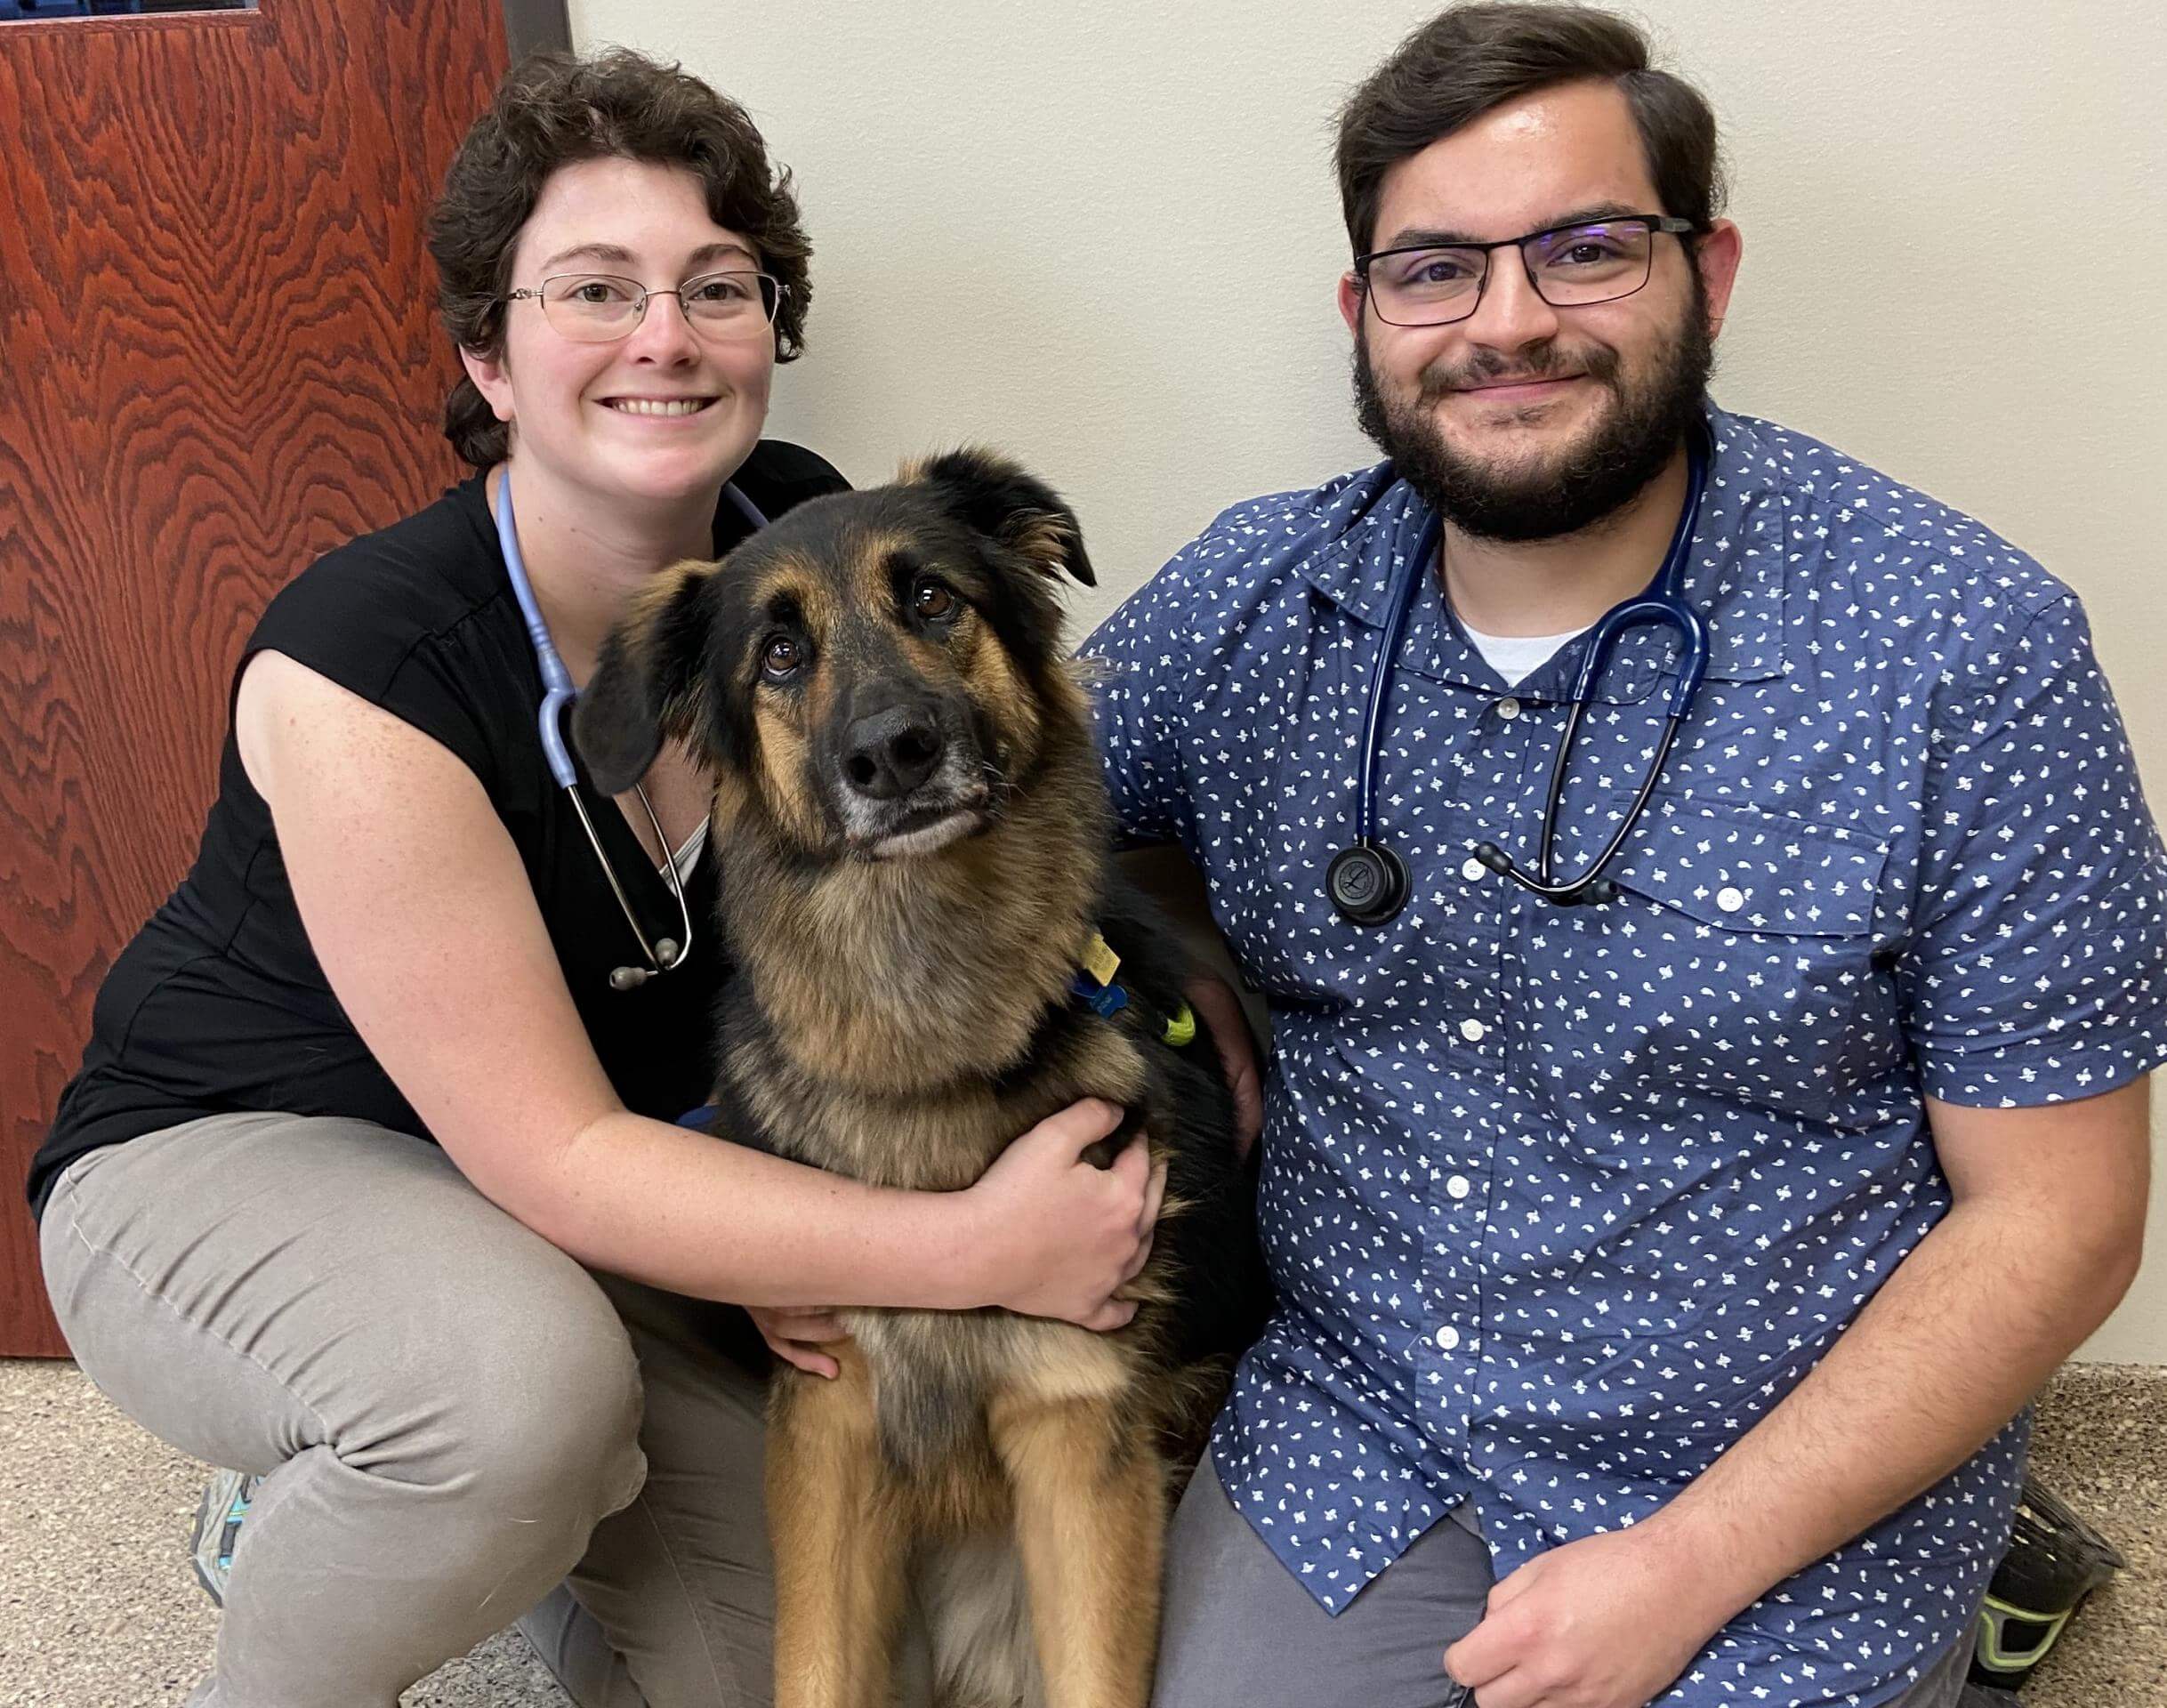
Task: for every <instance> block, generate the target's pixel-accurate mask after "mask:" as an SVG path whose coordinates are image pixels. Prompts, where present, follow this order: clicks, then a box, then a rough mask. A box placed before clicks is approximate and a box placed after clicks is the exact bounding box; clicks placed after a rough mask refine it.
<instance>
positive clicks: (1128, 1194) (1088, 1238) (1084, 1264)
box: [958, 1098, 1166, 1331]
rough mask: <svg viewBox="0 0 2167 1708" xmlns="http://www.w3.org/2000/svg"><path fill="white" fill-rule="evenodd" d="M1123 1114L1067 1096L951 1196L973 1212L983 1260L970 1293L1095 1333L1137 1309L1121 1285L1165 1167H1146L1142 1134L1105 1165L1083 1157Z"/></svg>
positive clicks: (1151, 1217)
mask: <svg viewBox="0 0 2167 1708" xmlns="http://www.w3.org/2000/svg"><path fill="white" fill-rule="evenodd" d="M1121 1119H1122V1111H1121V1110H1119V1109H1117V1108H1115V1107H1114V1106H1113V1105H1112V1104H1110V1103H1106V1102H1101V1101H1100V1100H1098V1099H1097V1098H1086V1099H1084V1101H1082V1102H1080V1103H1072V1104H1071V1105H1069V1107H1068V1108H1065V1109H1063V1110H1061V1111H1060V1112H1059V1114H1056V1115H1050V1116H1047V1117H1046V1118H1045V1119H1044V1120H1043V1121H1041V1122H1040V1123H1039V1124H1037V1125H1036V1126H1035V1127H1033V1128H1032V1129H1031V1130H1030V1131H1029V1132H1026V1133H1025V1134H1023V1135H1022V1137H1020V1138H1019V1139H1018V1140H1015V1142H1014V1143H1012V1144H1011V1145H1010V1146H1009V1148H1007V1149H1006V1150H1004V1151H1003V1152H1002V1153H1001V1155H1000V1156H999V1157H998V1159H996V1160H995V1163H994V1165H993V1166H992V1167H991V1168H989V1169H987V1171H986V1173H985V1176H984V1177H983V1178H982V1179H981V1180H979V1183H978V1184H977V1185H976V1186H973V1187H971V1188H969V1189H968V1190H967V1191H965V1192H963V1193H961V1194H959V1195H958V1196H960V1197H961V1198H962V1200H963V1204H964V1206H965V1208H966V1213H967V1214H968V1215H969V1216H970V1218H971V1222H970V1226H971V1248H972V1250H973V1251H974V1253H977V1261H978V1262H979V1264H980V1265H981V1266H982V1267H981V1268H980V1269H979V1276H980V1277H981V1282H980V1285H979V1288H978V1289H977V1291H979V1293H980V1294H981V1295H982V1296H983V1299H984V1301H985V1302H986V1303H987V1304H992V1305H1000V1306H1003V1307H1004V1308H1006V1309H1010V1310H1013V1311H1019V1312H1021V1313H1022V1314H1023V1315H1025V1316H1027V1317H1059V1318H1060V1319H1061V1320H1062V1321H1064V1322H1070V1323H1079V1324H1081V1325H1083V1326H1084V1327H1085V1328H1092V1329H1099V1330H1101V1331H1103V1330H1106V1329H1113V1328H1119V1327H1121V1326H1122V1325H1124V1323H1126V1322H1127V1321H1128V1320H1129V1319H1130V1318H1131V1317H1133V1316H1135V1315H1136V1301H1134V1300H1132V1299H1124V1298H1122V1297H1121V1296H1120V1292H1121V1289H1122V1288H1123V1287H1124V1286H1126V1285H1128V1284H1129V1283H1130V1282H1131V1281H1132V1280H1134V1279H1135V1278H1136V1277H1137V1276H1138V1274H1139V1273H1140V1272H1141V1270H1142V1269H1143V1267H1144V1264H1145V1263H1146V1262H1147V1261H1148V1260H1149V1258H1150V1256H1151V1238H1152V1232H1153V1229H1154V1228H1155V1226H1156V1223H1157V1221H1158V1219H1159V1204H1160V1201H1161V1200H1162V1199H1163V1198H1164V1196H1165V1195H1166V1166H1165V1164H1164V1163H1161V1164H1157V1165H1156V1166H1154V1165H1153V1164H1152V1162H1151V1158H1150V1153H1149V1151H1148V1148H1146V1146H1145V1144H1144V1140H1143V1138H1142V1135H1138V1137H1136V1138H1135V1139H1133V1140H1131V1141H1130V1143H1129V1144H1128V1145H1127V1147H1126V1148H1124V1149H1123V1151H1122V1153H1121V1155H1120V1156H1118V1157H1116V1159H1115V1161H1114V1165H1113V1166H1112V1167H1111V1168H1095V1167H1093V1166H1092V1164H1090V1163H1087V1162H1085V1161H1084V1159H1083V1153H1084V1150H1085V1149H1086V1148H1089V1147H1090V1146H1092V1145H1094V1144H1096V1143H1097V1142H1098V1141H1099V1140H1101V1139H1104V1138H1106V1137H1107V1136H1108V1134H1109V1133H1111V1132H1113V1131H1114V1130H1115V1129H1116V1127H1118V1126H1119V1125H1120V1124H1121Z"/></svg>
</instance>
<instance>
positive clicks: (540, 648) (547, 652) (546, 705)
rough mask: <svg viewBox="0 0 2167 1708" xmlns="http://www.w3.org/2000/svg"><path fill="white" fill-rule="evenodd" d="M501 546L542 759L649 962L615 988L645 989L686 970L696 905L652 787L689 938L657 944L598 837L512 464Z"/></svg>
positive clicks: (500, 520)
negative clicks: (534, 691) (529, 665)
mask: <svg viewBox="0 0 2167 1708" xmlns="http://www.w3.org/2000/svg"><path fill="white" fill-rule="evenodd" d="M722 490H723V493H724V494H725V495H727V496H728V497H729V501H730V502H731V503H732V504H735V505H736V506H737V511H738V513H739V514H741V515H742V516H744V518H745V520H746V521H748V522H750V523H751V524H752V525H753V528H756V529H757V528H765V527H766V526H767V525H768V519H767V518H766V517H765V516H764V515H762V514H761V512H760V508H759V506H758V505H756V504H753V501H752V500H751V499H750V498H747V497H746V496H745V494H744V493H742V492H740V491H739V490H738V489H737V484H736V483H735V482H734V481H732V482H729V483H726V484H725V485H724V487H723V488H722ZM495 516H496V544H497V546H498V548H499V550H501V551H502V552H503V557H504V573H505V575H506V576H509V577H510V578H511V582H512V597H514V598H515V599H517V600H519V602H520V616H521V617H523V618H524V619H525V620H526V624H527V639H528V641H529V642H530V643H531V644H532V645H533V647H534V649H535V663H536V665H537V666H538V667H539V668H540V670H541V673H542V705H541V708H540V710H539V711H537V712H536V714H535V727H536V731H537V732H538V733H539V734H540V736H541V737H542V754H543V757H544V760H546V761H548V764H549V774H550V775H551V776H552V777H554V778H555V779H556V781H557V786H558V787H560V788H561V789H562V790H563V791H564V792H565V795H566V798H567V799H568V800H569V801H570V802H571V803H572V810H573V811H575V812H576V813H577V814H578V815H579V824H580V828H581V829H583V830H584V831H585V832H586V834H587V842H588V845H589V846H590V847H591V848H592V849H593V850H594V858H595V859H596V860H598V861H599V862H600V865H601V868H602V875H603V876H604V877H605V878H607V879H608V881H609V889H610V893H611V894H613V895H615V896H616V898H617V906H618V907H619V908H620V909H621V910H622V911H623V913H624V922H625V923H626V924H627V925H629V926H631V927H632V936H633V937H634V938H635V939H637V940H638V942H639V945H640V955H642V956H643V957H645V959H646V961H647V963H648V964H647V965H646V966H644V967H632V966H624V967H617V968H616V969H614V970H613V971H611V972H610V975H609V987H610V988H611V989H612V990H632V989H634V988H636V987H639V986H640V985H643V984H645V983H646V982H647V981H648V979H651V978H653V977H654V976H655V975H656V974H657V973H658V972H667V971H670V969H671V968H673V967H675V966H679V965H681V964H682V963H683V962H684V960H685V957H686V956H687V955H689V954H690V953H691V949H692V907H691V904H690V903H689V902H688V901H687V900H686V899H685V885H684V879H683V877H682V876H681V874H679V872H678V869H677V862H676V860H675V859H674V858H672V857H671V851H670V845H669V842H668V840H667V839H666V838H665V836H664V835H663V834H662V821H661V820H660V819H659V818H657V817H656V816H655V809H654V806H653V804H652V803H651V802H649V801H648V798H647V791H646V789H645V788H643V787H641V786H639V785H637V784H635V785H634V786H633V787H632V793H633V794H635V795H637V796H638V797H639V801H640V808H641V810H643V811H644V812H645V813H646V814H647V820H648V824H649V825H650V826H653V827H654V832H655V845H656V846H657V848H659V849H661V850H662V854H663V864H662V870H663V875H664V876H665V879H666V880H667V881H668V883H669V886H670V894H671V897H672V898H673V899H674V900H675V901H676V903H677V913H678V920H679V925H680V929H681V932H682V935H681V938H679V939H677V940H676V941H672V940H671V939H669V938H666V937H664V938H657V939H655V940H654V941H652V942H650V941H648V935H647V932H646V931H645V930H644V929H643V928H642V927H641V925H640V917H639V915H638V914H636V913H634V912H633V911H632V898H631V897H629V896H627V895H626V894H625V893H624V884H623V883H622V882H620V881H619V880H618V878H617V872H616V866H612V865H611V864H610V861H609V856H608V854H607V853H605V852H604V851H603V849H602V839H601V837H600V835H599V834H596V832H595V828H594V820H593V819H592V818H590V817H589V816H588V814H587V803H586V802H584V801H582V800H581V799H580V798H579V774H578V772H577V771H576V769H574V768H573V764H572V754H571V751H570V749H568V747H566V746H565V745H564V713H565V709H566V708H567V707H568V706H569V705H571V703H572V701H573V700H574V699H575V698H576V697H577V695H578V691H579V690H578V689H576V688H574V687H573V686H572V673H571V672H570V671H568V670H567V669H566V668H565V667H564V659H563V658H562V657H560V655H559V653H558V651H557V643H556V642H555V641H552V640H551V639H550V633H549V624H546V623H544V621H543V620H542V608H541V606H540V605H538V604H537V603H536V600H535V590H534V584H533V583H532V582H530V581H529V580H528V578H527V560H526V558H525V557H524V556H522V555H521V553H520V529H519V523H518V522H517V520H515V519H514V518H513V515H512V470H511V468H510V466H509V465H506V467H505V469H504V471H503V474H502V476H500V477H499V479H498V480H497V483H496V504H495Z"/></svg>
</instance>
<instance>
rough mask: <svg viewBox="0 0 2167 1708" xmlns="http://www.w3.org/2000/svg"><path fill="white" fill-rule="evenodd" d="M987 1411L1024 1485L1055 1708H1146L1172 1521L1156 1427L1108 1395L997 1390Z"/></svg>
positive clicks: (1043, 1650)
mask: <svg viewBox="0 0 2167 1708" xmlns="http://www.w3.org/2000/svg"><path fill="white" fill-rule="evenodd" d="M988 1422H989V1423H990V1424H991V1427H992V1433H993V1440H994V1446H995V1450H996V1451H997V1452H998V1453H999V1454H1000V1455H1001V1461H1002V1463H1003V1467H1004V1468H1005V1469H1006V1470H1007V1471H1008V1474H1009V1479H1010V1483H1011V1487H1012V1489H1013V1491H1014V1495H1015V1503H1016V1536H1017V1542H1018V1544H1019V1549H1020V1551H1021V1553H1022V1555H1023V1571H1024V1577H1025V1580H1026V1581H1027V1583H1028V1584H1029V1586H1030V1596H1031V1622H1032V1624H1033V1626H1034V1627H1035V1631H1036V1633H1037V1640H1038V1656H1039V1662H1040V1664H1041V1666H1042V1668H1043V1672H1044V1676H1045V1681H1046V1702H1047V1708H1147V1705H1148V1701H1149V1698H1150V1696H1151V1671H1152V1665H1153V1663H1154V1661H1155V1660H1156V1656H1157V1650H1158V1636H1159V1571H1160V1559H1161V1554H1162V1551H1163V1548H1164V1540H1165V1528H1166V1511H1165V1508H1166V1475H1165V1469H1164V1466H1163V1465H1161V1463H1160V1462H1159V1458H1158V1454H1157V1451H1156V1446H1153V1445H1152V1442H1151V1439H1150V1431H1149V1429H1148V1426H1145V1427H1143V1428H1139V1427H1137V1426H1136V1425H1135V1424H1134V1423H1133V1422H1124V1420H1123V1419H1122V1418H1121V1417H1120V1416H1118V1415H1117V1414H1116V1412H1115V1409H1114V1407H1113V1406H1111V1405H1110V1404H1108V1402H1107V1401H1105V1400H1103V1399H1098V1398H1064V1399H1055V1400H1046V1399H1040V1398H1032V1397H1026V1396H1006V1397H1003V1399H1001V1400H999V1401H996V1402H995V1406H994V1407H993V1408H992V1411H991V1414H990V1415H989V1418H988ZM1140 1437H1142V1438H1141V1439H1140Z"/></svg>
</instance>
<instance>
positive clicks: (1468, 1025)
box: [1460, 1020, 1490, 1043]
mask: <svg viewBox="0 0 2167 1708" xmlns="http://www.w3.org/2000/svg"><path fill="white" fill-rule="evenodd" d="M1489 1029H1490V1028H1489V1027H1486V1026H1485V1025H1483V1023H1482V1022H1481V1021H1480V1020H1462V1021H1461V1022H1460V1035H1461V1036H1462V1037H1463V1038H1465V1039H1466V1040H1467V1041H1468V1042H1469V1043H1481V1042H1482V1035H1483V1034H1484V1033H1485V1032H1486V1031H1488V1030H1489Z"/></svg>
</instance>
